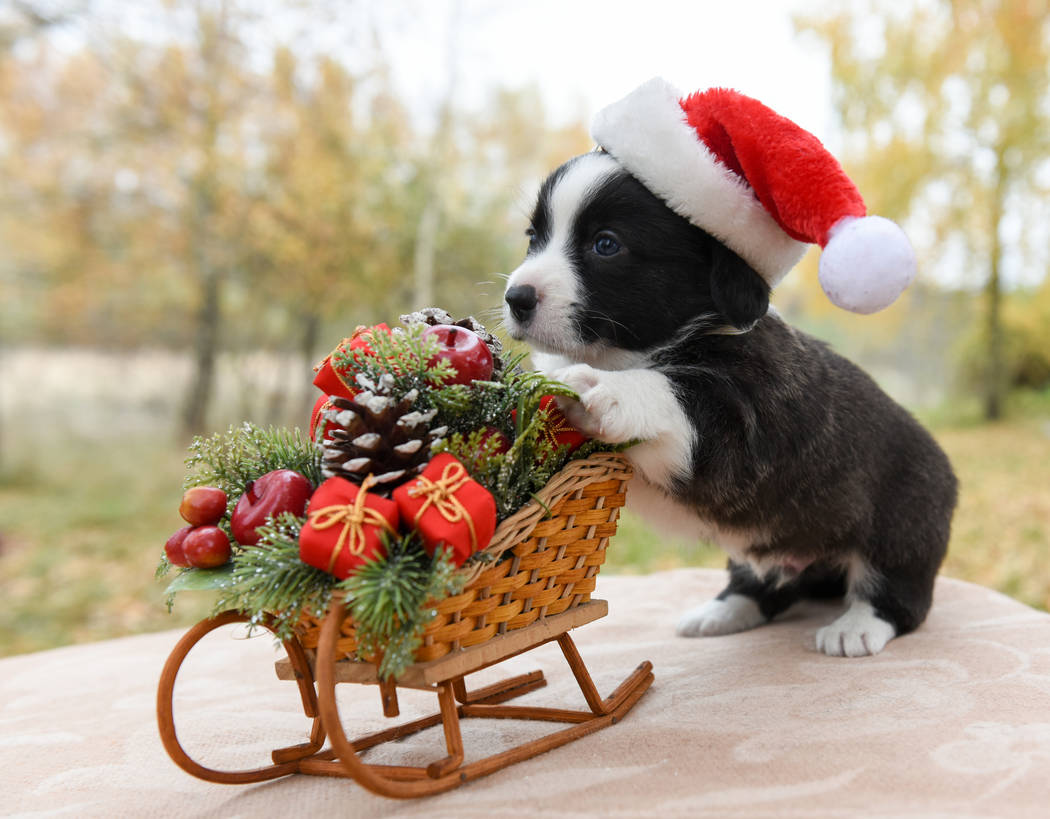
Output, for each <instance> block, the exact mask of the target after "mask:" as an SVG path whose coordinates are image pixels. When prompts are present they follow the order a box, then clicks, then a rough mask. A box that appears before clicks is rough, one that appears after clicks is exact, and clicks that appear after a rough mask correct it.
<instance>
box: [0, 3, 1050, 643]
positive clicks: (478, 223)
mask: <svg viewBox="0 0 1050 819" xmlns="http://www.w3.org/2000/svg"><path fill="white" fill-rule="evenodd" d="M714 5H716V4H704V3H691V4H683V3H677V2H669V1H668V0H647V2H645V3H638V2H629V1H627V0H624V1H622V2H618V1H617V0H605V2H601V3H592V2H575V3H574V2H568V0H560V2H555V1H554V0H536V1H535V2H529V3H502V2H494V0H433V2H426V3H423V2H410V0H385V2H380V1H379V0H340V1H337V0H329V2H323V1H322V0H318V1H317V2H311V1H310V0H301V1H300V2H292V1H291V0H286V1H283V2H282V0H266V1H265V2H248V0H239V1H238V0H226V1H225V2H223V0H198V1H197V2H193V1H192V0H136V2H129V1H128V0H125V1H124V2H121V1H120V0H0V593H2V595H3V606H2V607H0V655H4V654H13V653H19V652H26V651H34V650H39V649H44V648H48V647H51V646H56V645H62V644H66V643H71V642H80V641H88V640H96V639H103V638H108V637H113V636H119V635H122V634H129V633H134V632H139V631H146V630H156V629H161V628H174V627H176V626H179V625H183V624H187V623H189V622H192V621H194V620H195V619H197V618H198V617H200V616H202V615H203V614H205V613H207V610H208V608H209V606H210V602H209V601H207V600H201V601H199V605H198V604H197V603H195V602H194V601H193V600H192V596H191V595H182V596H180V600H179V603H178V606H177V608H176V610H175V613H174V614H173V615H169V614H168V613H167V612H166V610H165V608H164V605H163V584H162V583H158V582H157V581H155V580H154V579H153V568H154V566H155V565H156V563H157V560H158V558H159V556H160V554H161V551H162V547H163V543H164V541H165V539H166V538H167V536H168V535H169V534H170V533H171V532H172V531H174V530H175V529H176V528H178V527H179V526H181V525H182V522H181V520H180V519H179V517H178V512H177V508H178V503H179V498H180V496H181V481H182V476H183V465H182V459H183V456H184V452H185V446H186V444H187V443H188V442H189V440H190V438H191V437H192V435H193V434H195V433H211V432H214V431H217V430H222V429H225V428H226V426H227V425H229V424H230V423H234V422H237V421H239V420H241V419H250V420H253V421H256V422H259V423H273V424H287V425H298V426H302V427H305V426H306V424H307V423H308V419H309V408H310V406H311V405H312V402H313V388H312V386H311V384H310V381H311V378H312V375H313V372H312V366H313V364H314V363H315V362H316V361H317V360H318V359H320V358H321V357H322V356H323V355H324V354H326V353H327V352H328V351H329V350H330V349H331V348H332V347H334V346H335V344H337V343H338V342H339V341H340V339H342V338H343V337H344V336H345V335H348V334H349V333H350V332H351V331H352V330H353V328H354V327H355V326H356V325H357V324H361V323H368V324H373V323H376V322H379V321H388V322H393V321H396V320H397V316H398V315H399V314H400V313H402V312H406V311H408V310H410V309H415V308H419V307H422V306H427V305H431V304H436V305H440V306H443V307H445V308H446V309H448V310H450V311H451V312H453V313H454V314H457V315H465V314H468V313H473V314H475V315H477V316H478V317H479V318H480V319H481V320H482V321H484V322H486V323H489V324H490V325H494V324H496V314H495V311H496V309H497V308H498V306H499V302H500V296H501V292H502V276H504V275H505V274H506V273H508V272H509V271H511V270H512V269H513V268H514V267H515V265H516V264H517V262H518V260H520V258H521V256H522V255H523V253H524V249H525V244H526V242H525V239H524V236H523V231H524V228H525V227H526V224H527V214H528V210H529V207H530V199H531V198H532V197H533V196H534V193H535V190H536V188H537V186H538V184H539V182H540V181H541V180H542V178H543V176H544V175H545V174H546V172H548V171H549V170H551V169H552V168H553V167H555V166H557V165H558V164H560V163H561V162H562V161H564V160H565V159H567V158H568V157H570V156H573V155H575V154H577V153H581V152H584V151H587V150H589V149H590V148H591V147H592V143H591V141H590V139H589V137H588V129H587V124H588V122H589V120H590V117H591V115H592V114H593V113H594V112H595V111H596V110H597V109H598V108H600V107H602V106H603V105H605V104H607V103H609V102H612V101H614V100H616V99H618V98H619V97H621V96H622V95H624V94H626V93H627V92H629V91H630V90H632V89H633V88H634V87H635V86H637V85H638V84H640V83H641V82H643V81H644V80H646V79H648V78H649V77H651V76H654V75H662V76H664V77H666V78H667V79H668V80H670V81H671V82H672V83H674V84H675V85H677V86H678V87H679V88H680V89H682V90H683V91H687V90H695V89H699V88H704V87H707V86H711V85H725V86H732V87H735V88H738V89H739V90H741V91H743V92H745V93H747V94H750V95H751V96H755V97H757V98H759V99H761V100H762V101H764V102H766V103H767V104H769V105H770V106H772V107H773V108H775V109H776V110H778V111H779V112H781V113H783V114H785V115H786V116H788V117H790V118H791V119H794V120H795V121H796V122H798V123H799V124H801V125H802V126H804V127H805V128H807V129H809V130H810V131H812V132H813V133H815V134H816V135H817V136H819V137H820V138H821V139H822V140H823V141H824V142H825V144H827V145H828V146H829V148H831V149H832V151H833V152H834V153H836V155H838V156H839V157H840V158H841V159H842V161H843V164H844V165H845V166H846V169H847V171H848V172H849V173H850V174H851V176H852V177H853V178H854V179H855V181H856V182H857V183H858V185H859V187H860V189H861V190H862V192H863V193H864V195H865V199H866V200H867V203H868V206H869V210H870V211H872V212H876V213H879V214H882V215H884V216H887V217H890V218H893V219H895V220H897V221H899V222H900V223H901V224H902V225H903V226H904V227H905V229H906V231H907V232H908V233H909V235H910V236H911V238H912V240H913V243H914V244H915V246H916V250H917V252H918V255H919V269H920V276H919V280H918V281H917V282H916V283H915V284H914V285H913V286H912V287H911V289H910V290H909V291H908V292H907V293H905V295H904V296H903V297H902V298H901V299H900V301H899V302H898V303H897V304H895V305H894V306H893V307H891V308H890V309H888V310H886V311H884V312H883V313H880V314H878V315H875V316H870V317H862V316H856V315H850V314H845V313H843V312H842V311H837V310H836V309H835V308H833V307H831V305H830V304H829V303H828V302H827V300H826V299H825V298H824V296H823V295H822V294H821V292H820V290H819V285H818V284H817V281H816V255H815V254H813V253H811V254H810V255H809V256H807V257H806V258H805V259H804V261H803V262H802V264H801V265H800V266H799V268H798V269H796V270H795V271H794V272H793V273H792V274H791V276H789V277H788V279H787V281H786V282H785V283H784V284H783V285H782V286H781V287H780V288H778V290H777V292H776V293H775V296H774V303H775V304H776V306H777V307H778V309H779V310H780V311H781V312H782V313H784V314H785V315H786V317H787V318H788V319H789V320H790V321H792V322H793V323H795V324H797V325H799V326H801V327H803V328H804V329H806V330H808V331H810V332H812V333H814V334H816V335H817V336H819V337H821V338H824V339H826V340H828V341H829V342H831V343H832V344H833V345H834V346H835V348H836V349H838V350H839V351H840V352H842V353H844V354H846V355H848V356H850V357H852V358H854V359H855V360H857V361H858V362H860V363H861V364H862V365H863V366H865V367H866V368H867V369H868V370H869V371H870V372H871V373H872V374H873V375H874V376H875V377H876V379H877V380H878V381H879V382H880V383H881V384H882V385H883V386H884V388H886V389H887V390H888V391H889V392H890V393H891V394H892V395H894V396H895V397H896V398H897V399H898V400H900V401H902V402H903V403H904V404H905V405H906V406H908V407H909V408H910V409H912V411H914V412H915V413H916V414H917V415H918V416H919V417H920V418H921V419H922V420H923V421H924V422H926V423H927V424H928V425H930V427H931V428H932V430H933V431H934V434H935V435H936V437H937V438H938V439H939V440H940V442H941V443H942V445H943V446H944V447H945V449H946V450H947V451H948V453H949V455H950V456H951V457H952V459H953V461H954V463H955V466H956V469H957V471H958V472H959V475H960V478H961V481H962V496H961V503H960V507H959V510H958V513H957V515H956V518H955V524H954V530H953V538H952V544H951V549H950V553H949V557H948V560H947V562H946V564H945V569H944V571H945V572H946V573H947V574H949V575H952V576H955V577H961V578H964V579H967V580H970V581H974V582H977V583H982V584H985V585H988V586H991V587H993V588H996V589H999V590H1001V591H1003V592H1004V593H1006V594H1009V595H1011V596H1013V597H1016V598H1017V599H1020V600H1022V601H1024V602H1025V603H1028V604H1030V605H1033V606H1036V607H1040V608H1044V609H1045V608H1047V607H1048V606H1050V554H1048V553H1050V549H1048V544H1050V279H1048V277H1047V272H1048V267H1050V196H1048V193H1050V90H1048V78H1050V0H908V1H907V2H905V0H894V2H834V3H832V2H816V0H813V1H812V2H803V0H792V1H791V2H784V1H783V0H738V2H735V3H732V4H717V5H718V6H726V7H725V8H718V9H715V8H712V7H713V6H714ZM887 444H888V445H892V442H887ZM609 560H610V569H611V570H615V571H622V572H648V571H654V570H658V569H664V568H670V567H675V566H693V565H704V566H720V565H723V562H724V557H723V556H721V555H720V554H719V553H718V552H717V551H716V550H714V549H711V548H709V547H705V546H703V545H697V544H688V543H679V542H674V541H669V540H668V539H667V538H665V537H663V536H661V535H657V534H655V533H653V532H651V531H650V530H648V529H647V528H646V527H645V526H644V525H643V524H642V523H641V522H640V521H638V520H637V519H634V518H631V517H630V516H627V517H626V518H625V520H624V524H623V527H622V534H621V535H620V536H619V537H618V538H617V540H616V541H615V543H614V545H613V548H611V549H610V550H609ZM195 606H196V607H195Z"/></svg>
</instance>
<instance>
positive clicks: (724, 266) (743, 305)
mask: <svg viewBox="0 0 1050 819" xmlns="http://www.w3.org/2000/svg"><path fill="white" fill-rule="evenodd" d="M711 298H712V299H713V301H714V303H715V307H716V308H717V309H718V311H719V312H720V313H721V314H722V315H723V316H725V317H726V319H727V320H728V321H729V323H730V324H732V325H733V326H734V327H738V328H740V329H745V328H750V327H751V325H752V324H754V323H755V322H756V321H758V320H759V319H760V318H762V316H764V315H765V314H766V310H768V309H769V285H768V284H766V282H765V280H764V279H763V278H762V277H761V276H759V275H758V274H757V273H756V272H755V271H754V270H753V269H752V268H751V266H750V265H749V264H748V263H747V262H745V261H744V260H743V259H741V258H740V257H739V256H737V255H736V254H735V253H734V252H733V251H732V250H730V249H729V248H727V247H724V246H723V247H720V248H719V249H718V251H716V253H715V257H714V259H713V260H712V264H711Z"/></svg>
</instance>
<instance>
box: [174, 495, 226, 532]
mask: <svg viewBox="0 0 1050 819" xmlns="http://www.w3.org/2000/svg"><path fill="white" fill-rule="evenodd" d="M179 514H180V515H182V517H183V520H185V521H186V522H187V523H189V524H190V525H192V526H210V525H214V524H216V523H218V522H219V521H220V520H222V516H223V515H225V514H226V493H225V492H223V491H222V490H221V489H219V488H217V487H214V486H194V487H193V488H192V489H187V490H186V491H185V492H184V493H183V495H182V503H181V504H179Z"/></svg>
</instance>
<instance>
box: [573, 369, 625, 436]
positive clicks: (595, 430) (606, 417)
mask: <svg viewBox="0 0 1050 819" xmlns="http://www.w3.org/2000/svg"><path fill="white" fill-rule="evenodd" d="M553 375H554V378H556V379H557V380H558V381H561V382H562V383H563V384H566V385H567V386H568V387H570V388H571V389H572V390H573V392H575V393H576V394H577V395H578V396H580V400H579V401H571V400H565V399H560V400H559V401H558V405H559V406H560V407H561V408H562V412H564V413H565V417H566V418H567V419H568V420H569V423H570V424H572V425H573V426H574V427H576V428H577V429H578V430H580V432H583V433H584V434H586V435H589V436H591V437H592V438H599V439H601V440H603V441H606V442H607V443H611V444H620V443H623V442H625V441H630V440H631V439H632V438H634V437H636V436H635V435H634V434H633V430H631V429H630V422H629V420H628V419H627V418H626V416H625V413H624V412H623V411H622V409H621V406H620V402H619V400H618V398H617V396H616V389H615V386H612V385H610V384H609V383H608V382H609V381H612V380H614V378H615V376H611V375H609V374H605V375H604V376H603V373H602V372H601V371H600V370H596V369H595V368H594V367H592V366H590V365H589V364H573V365H572V366H571V367H565V368H564V369H561V370H558V371H557V372H555V373H554V374H553Z"/></svg>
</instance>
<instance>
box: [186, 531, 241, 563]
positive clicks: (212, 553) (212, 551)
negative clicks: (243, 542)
mask: <svg viewBox="0 0 1050 819" xmlns="http://www.w3.org/2000/svg"><path fill="white" fill-rule="evenodd" d="M182 550H183V552H185V554H186V562H187V563H188V564H189V565H190V566H192V567H193V568H195V569H214V568H215V567H216V566H221V565H222V564H223V563H225V562H226V561H227V560H229V559H230V539H229V538H228V537H226V533H225V532H224V531H222V529H220V528H219V527H218V526H197V527H196V528H194V529H193V530H192V531H191V532H190V533H189V534H188V535H186V539H185V540H183V542H182Z"/></svg>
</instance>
